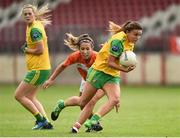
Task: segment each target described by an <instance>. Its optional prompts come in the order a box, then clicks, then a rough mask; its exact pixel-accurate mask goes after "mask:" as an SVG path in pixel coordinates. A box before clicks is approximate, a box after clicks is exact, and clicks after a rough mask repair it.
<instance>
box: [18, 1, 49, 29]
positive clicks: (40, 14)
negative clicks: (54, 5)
mask: <svg viewBox="0 0 180 138" xmlns="http://www.w3.org/2000/svg"><path fill="white" fill-rule="evenodd" d="M48 6H49V4H46V5H44V6H42V7H41V8H40V9H38V8H37V6H36V5H32V4H26V5H24V6H23V8H22V12H21V14H22V13H23V10H24V9H25V8H31V9H32V11H33V13H34V15H35V18H36V20H39V21H40V22H41V23H42V24H43V25H44V26H46V25H48V24H51V20H50V16H51V15H46V14H47V13H49V12H50V10H49V9H48Z"/></svg>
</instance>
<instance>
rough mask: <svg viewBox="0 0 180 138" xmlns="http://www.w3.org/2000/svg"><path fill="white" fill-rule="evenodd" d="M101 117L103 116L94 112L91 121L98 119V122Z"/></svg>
mask: <svg viewBox="0 0 180 138" xmlns="http://www.w3.org/2000/svg"><path fill="white" fill-rule="evenodd" d="M100 118H101V116H100V115H98V114H94V115H93V116H92V117H91V119H90V120H91V121H96V122H98V121H99V120H100Z"/></svg>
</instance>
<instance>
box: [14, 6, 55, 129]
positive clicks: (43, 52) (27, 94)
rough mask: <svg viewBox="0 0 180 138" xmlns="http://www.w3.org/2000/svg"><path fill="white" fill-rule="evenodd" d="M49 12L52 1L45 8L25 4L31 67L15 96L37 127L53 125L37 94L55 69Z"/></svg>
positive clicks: (25, 51)
mask: <svg viewBox="0 0 180 138" xmlns="http://www.w3.org/2000/svg"><path fill="white" fill-rule="evenodd" d="M48 12H49V10H48V4H47V5H45V6H43V7H42V8H41V9H38V8H37V7H36V6H35V5H31V4H27V5H24V6H23V8H22V16H23V19H24V21H25V23H26V24H27V28H26V43H25V44H24V45H23V46H22V47H21V50H22V51H23V52H24V54H25V60H26V66H27V70H28V71H27V73H26V76H25V78H24V79H23V81H21V83H20V84H19V86H18V87H17V89H16V91H15V99H16V100H17V101H18V102H19V103H21V104H22V106H24V107H25V108H26V109H27V110H28V111H29V112H30V113H32V114H33V116H34V117H35V118H36V123H35V126H34V127H33V128H32V129H33V130H37V129H51V128H53V126H52V125H51V123H50V122H49V121H48V118H47V116H46V113H45V110H44V108H43V106H42V104H41V103H40V101H39V100H38V99H37V98H36V94H37V92H38V88H39V86H40V85H41V84H43V83H44V82H45V81H46V80H47V79H48V77H49V74H50V69H51V66H50V60H49V52H48V45H47V36H46V32H45V29H44V27H45V26H46V25H48V24H50V23H51V21H50V20H49V18H48V17H49V16H48V15H47V13H48Z"/></svg>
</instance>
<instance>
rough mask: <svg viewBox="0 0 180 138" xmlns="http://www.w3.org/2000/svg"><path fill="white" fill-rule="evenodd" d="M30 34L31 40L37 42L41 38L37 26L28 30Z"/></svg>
mask: <svg viewBox="0 0 180 138" xmlns="http://www.w3.org/2000/svg"><path fill="white" fill-rule="evenodd" d="M30 36H31V40H32V42H38V41H40V40H42V38H43V36H42V32H41V30H40V29H38V28H32V29H31V32H30Z"/></svg>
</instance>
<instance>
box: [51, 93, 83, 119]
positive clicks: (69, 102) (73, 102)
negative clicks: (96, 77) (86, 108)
mask: <svg viewBox="0 0 180 138" xmlns="http://www.w3.org/2000/svg"><path fill="white" fill-rule="evenodd" d="M79 99H80V98H79V96H72V97H69V98H67V99H66V100H62V99H60V100H59V101H58V102H57V103H56V105H55V107H54V109H53V111H52V112H51V119H52V120H53V121H55V120H57V119H58V117H59V114H60V112H61V111H62V110H63V109H64V108H65V107H68V106H79Z"/></svg>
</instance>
